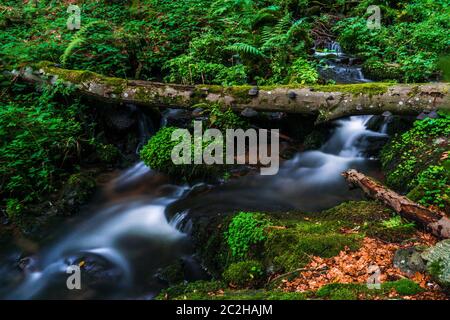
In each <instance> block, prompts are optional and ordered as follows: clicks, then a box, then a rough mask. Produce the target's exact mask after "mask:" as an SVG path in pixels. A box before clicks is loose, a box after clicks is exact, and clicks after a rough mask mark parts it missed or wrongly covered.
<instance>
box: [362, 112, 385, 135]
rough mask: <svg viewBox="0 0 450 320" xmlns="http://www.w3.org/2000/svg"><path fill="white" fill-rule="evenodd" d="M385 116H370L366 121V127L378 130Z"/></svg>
mask: <svg viewBox="0 0 450 320" xmlns="http://www.w3.org/2000/svg"><path fill="white" fill-rule="evenodd" d="M384 120H385V117H384V116H372V117H370V119H369V121H367V124H366V127H367V129H369V130H372V131H375V132H378V131H380V130H381V128H382V126H383V123H384Z"/></svg>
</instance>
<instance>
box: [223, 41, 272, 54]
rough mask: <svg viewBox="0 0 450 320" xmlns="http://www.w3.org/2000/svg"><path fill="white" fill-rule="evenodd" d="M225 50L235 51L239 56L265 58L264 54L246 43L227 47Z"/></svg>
mask: <svg viewBox="0 0 450 320" xmlns="http://www.w3.org/2000/svg"><path fill="white" fill-rule="evenodd" d="M225 49H226V50H230V51H235V52H237V53H239V54H245V55H249V56H254V57H265V55H264V53H263V52H262V51H261V50H259V49H258V48H256V47H254V46H252V45H250V44H247V43H242V42H238V43H235V44H232V45H230V46H227V47H226V48H225Z"/></svg>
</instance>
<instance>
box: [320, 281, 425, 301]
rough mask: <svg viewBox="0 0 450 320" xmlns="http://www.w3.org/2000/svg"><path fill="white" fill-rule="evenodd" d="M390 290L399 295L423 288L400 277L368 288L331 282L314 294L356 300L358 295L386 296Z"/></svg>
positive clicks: (329, 297) (323, 297)
mask: <svg viewBox="0 0 450 320" xmlns="http://www.w3.org/2000/svg"><path fill="white" fill-rule="evenodd" d="M392 291H394V292H396V293H397V294H399V295H400V296H412V295H415V294H418V293H420V292H422V291H423V289H422V288H421V287H420V286H419V285H418V284H417V283H415V282H414V281H412V280H409V279H401V280H398V281H392V282H385V283H382V284H381V285H380V289H376V288H373V289H369V288H368V287H367V285H366V284H353V283H352V284H343V283H332V284H327V285H325V286H323V287H321V288H320V289H319V290H317V292H316V293H315V295H316V297H318V298H322V299H330V300H357V299H359V298H360V297H364V298H366V299H371V298H372V299H373V298H387V297H388V295H389V293H391V292H392Z"/></svg>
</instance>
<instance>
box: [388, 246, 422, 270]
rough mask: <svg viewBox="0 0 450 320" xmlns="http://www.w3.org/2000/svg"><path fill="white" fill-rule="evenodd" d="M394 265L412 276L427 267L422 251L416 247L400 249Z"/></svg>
mask: <svg viewBox="0 0 450 320" xmlns="http://www.w3.org/2000/svg"><path fill="white" fill-rule="evenodd" d="M394 267H396V268H399V269H400V270H401V271H402V272H404V273H406V274H408V275H411V276H412V275H414V274H415V273H416V272H423V271H425V268H426V267H425V261H424V260H423V259H422V256H421V252H420V251H419V250H418V249H417V248H415V247H411V248H406V249H398V250H397V251H396V252H395V255H394Z"/></svg>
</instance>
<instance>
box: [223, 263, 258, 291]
mask: <svg viewBox="0 0 450 320" xmlns="http://www.w3.org/2000/svg"><path fill="white" fill-rule="evenodd" d="M263 276H264V267H263V265H262V263H261V262H259V261H256V260H248V261H241V262H237V263H232V264H230V265H229V266H228V268H227V269H226V270H225V271H224V273H223V279H224V280H225V281H226V282H227V283H229V284H230V285H233V286H239V287H255V286H257V285H258V283H259V282H260V281H261V279H262V278H263Z"/></svg>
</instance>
